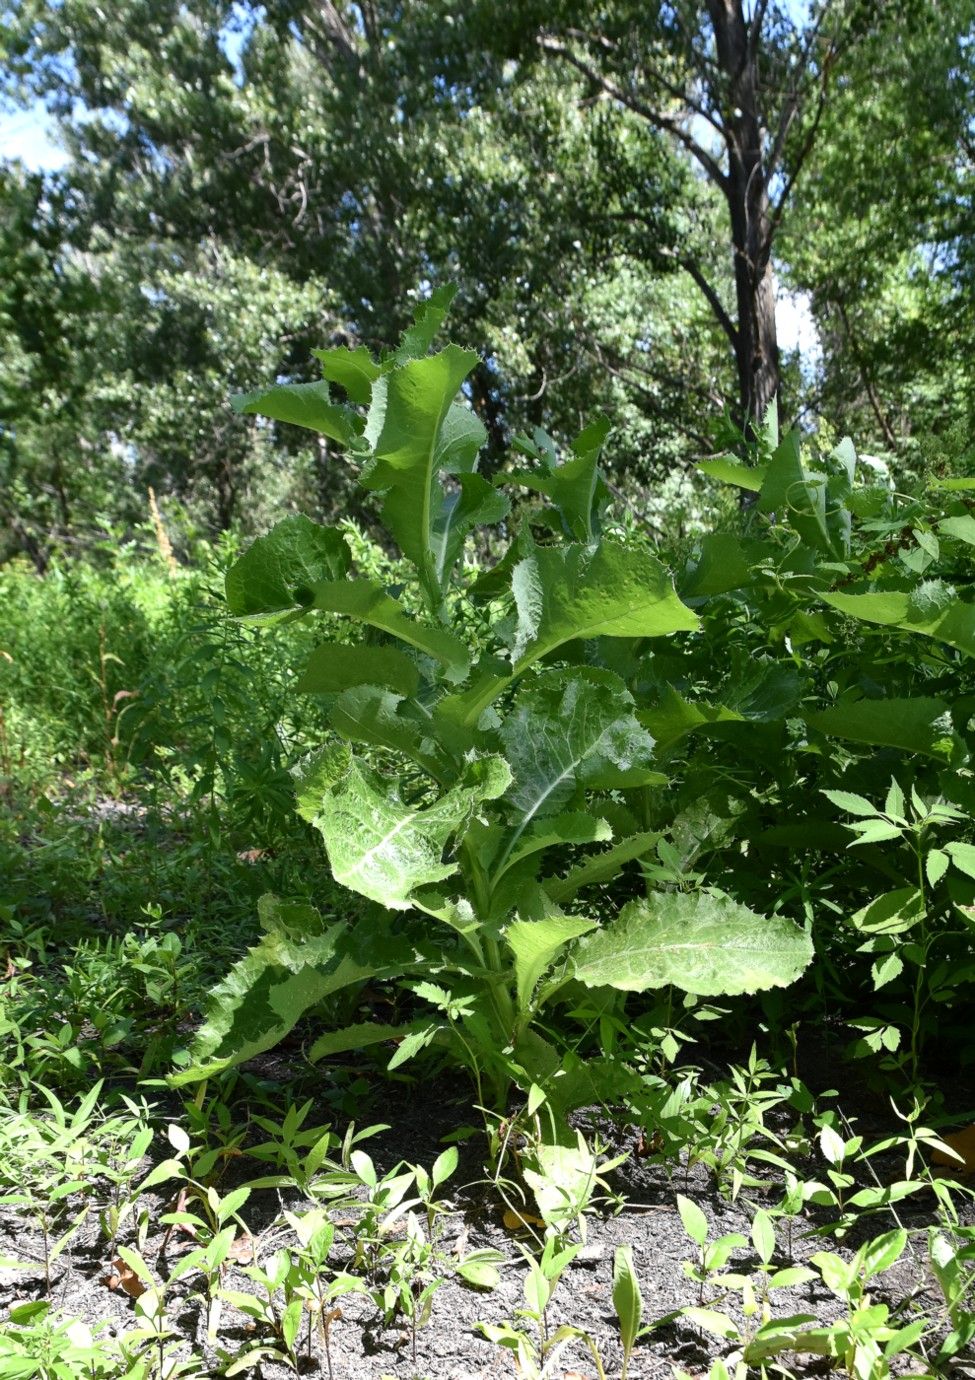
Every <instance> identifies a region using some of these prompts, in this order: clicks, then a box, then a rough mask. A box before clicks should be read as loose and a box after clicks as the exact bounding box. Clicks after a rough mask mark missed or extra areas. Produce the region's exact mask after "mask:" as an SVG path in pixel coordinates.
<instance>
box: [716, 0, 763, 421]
mask: <svg viewBox="0 0 975 1380" xmlns="http://www.w3.org/2000/svg"><path fill="white" fill-rule="evenodd" d="M708 11H709V13H710V15H711V23H712V24H713V26H714V36H715V44H716V47H717V56H718V63H719V65H720V67H721V70H722V72H723V73H724V75H725V77H726V78H727V91H728V104H729V109H728V110H727V111H726V112H725V129H726V132H727V143H728V173H727V178H726V181H725V185H724V188H723V190H724V194H725V199H726V200H727V203H728V211H729V215H730V219H731V239H732V252H733V254H734V274H735V298H736V306H737V322H736V327H737V329H736V336H735V341H734V345H735V363H736V365H737V370H738V404H739V413H740V415H739V418H738V420H739V422H740V423H741V424H742V426H744V427H746V428H750V427H753V426H754V425H755V424H756V423H760V422H761V420H762V418H763V417H764V416H765V413H766V410H767V409H768V406H769V404H770V403H771V401H772V400H773V398H775V397H776V396H777V395H778V391H779V347H778V339H777V337H776V331H775V275H774V273H773V270H772V237H773V233H774V230H773V225H772V217H771V209H770V204H769V188H768V178H767V175H766V171H765V166H764V163H763V159H762V121H761V115H760V111H759V83H758V52H757V47H756V45H755V43H754V42H753V41H750V35H749V27H748V25H747V23H746V21H745V16H744V12H743V8H742V3H741V0H708Z"/></svg>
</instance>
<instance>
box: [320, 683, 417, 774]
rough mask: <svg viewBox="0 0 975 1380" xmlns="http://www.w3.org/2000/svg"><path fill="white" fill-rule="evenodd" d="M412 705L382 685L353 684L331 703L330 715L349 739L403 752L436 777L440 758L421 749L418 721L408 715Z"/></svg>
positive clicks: (337, 730)
mask: <svg viewBox="0 0 975 1380" xmlns="http://www.w3.org/2000/svg"><path fill="white" fill-rule="evenodd" d="M401 705H404V706H405V707H406V708H405V712H402V713H401V712H400V706H401ZM411 705H412V701H410V700H406V699H405V698H404V696H402V695H395V694H393V692H392V691H391V690H384V689H382V687H381V686H378V685H356V686H353V687H352V689H351V690H343V692H342V694H341V695H339V697H338V698H337V699H336V701H335V703H334V704H333V705H332V712H331V715H330V716H329V717H330V722H331V725H332V727H333V728H334V729H335V731H336V733H340V734H341V735H342V737H343V738H346V739H348V741H350V742H353V743H368V744H369V745H370V746H371V747H384V748H388V749H389V750H390V751H391V752H401V753H405V754H406V755H408V756H410V757H412V758H413V759H414V761H416V762H419V763H420V765H421V766H422V767H423V768H424V769H425V770H426V771H428V772H429V773H430V775H431V776H433V777H434V778H435V779H439V778H440V776H441V774H442V768H441V764H440V762H439V761H438V760H437V758H436V757H435V756H434V755H433V754H432V753H431V752H427V751H426V750H425V749H424V747H423V744H422V741H421V732H420V725H419V724H418V723H417V722H416V721H415V720H413V719H411V718H409V717H407V714H408V712H409V709H410V708H411ZM428 746H429V744H428Z"/></svg>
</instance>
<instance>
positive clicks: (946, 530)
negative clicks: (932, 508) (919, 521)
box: [938, 513, 975, 546]
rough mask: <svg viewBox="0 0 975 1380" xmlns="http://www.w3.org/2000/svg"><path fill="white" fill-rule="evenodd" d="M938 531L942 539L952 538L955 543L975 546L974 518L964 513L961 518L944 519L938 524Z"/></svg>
mask: <svg viewBox="0 0 975 1380" xmlns="http://www.w3.org/2000/svg"><path fill="white" fill-rule="evenodd" d="M938 531H939V532H940V533H941V535H942V536H944V537H954V538H955V540H956V541H963V542H966V543H967V545H969V546H975V517H972V515H971V513H965V514H964V515H963V516H962V517H951V518H945V519H944V521H943V522H939V523H938Z"/></svg>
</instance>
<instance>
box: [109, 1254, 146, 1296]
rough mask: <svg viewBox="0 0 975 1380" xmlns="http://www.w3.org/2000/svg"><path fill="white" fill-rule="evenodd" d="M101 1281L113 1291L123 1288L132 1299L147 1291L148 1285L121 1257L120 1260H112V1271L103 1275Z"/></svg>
mask: <svg viewBox="0 0 975 1380" xmlns="http://www.w3.org/2000/svg"><path fill="white" fill-rule="evenodd" d="M101 1282H102V1284H104V1285H105V1287H106V1289H111V1290H112V1291H113V1292H114V1291H115V1290H116V1289H121V1290H122V1293H123V1294H128V1296H129V1298H130V1299H137V1298H139V1297H140V1295H142V1294H144V1293H145V1292H146V1289H147V1287H148V1286H147V1285H146V1284H145V1283H144V1281H143V1280H141V1279H140V1278H139V1276H138V1275H137V1274H136V1272H135V1271H134V1270H133V1269H132V1267H131V1266H130V1265H126V1263H125V1261H124V1260H122V1259H121V1257H120V1258H119V1259H118V1260H113V1261H112V1269H111V1271H110V1273H109V1274H107V1275H103V1276H102V1279H101Z"/></svg>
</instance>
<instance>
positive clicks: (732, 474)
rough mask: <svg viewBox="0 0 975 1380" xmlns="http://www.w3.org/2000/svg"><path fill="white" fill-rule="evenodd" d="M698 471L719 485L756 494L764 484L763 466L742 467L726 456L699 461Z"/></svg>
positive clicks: (737, 461)
mask: <svg viewBox="0 0 975 1380" xmlns="http://www.w3.org/2000/svg"><path fill="white" fill-rule="evenodd" d="M697 467H698V469H699V470H700V471H701V472H702V473H703V474H706V475H707V476H708V478H709V479H717V480H718V482H719V483H721V484H735V485H737V487H738V488H739V489H747V490H748V491H749V492H750V493H753V494H757V493H758V492H759V491H760V489H761V487H762V485H763V483H764V482H765V473H766V467H765V466H764V465H743V464H742V463H741V461H740V460H732V459H731V457H730V456H728V455H716V456H715V457H714V459H713V460H699V461H698V462H697Z"/></svg>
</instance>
